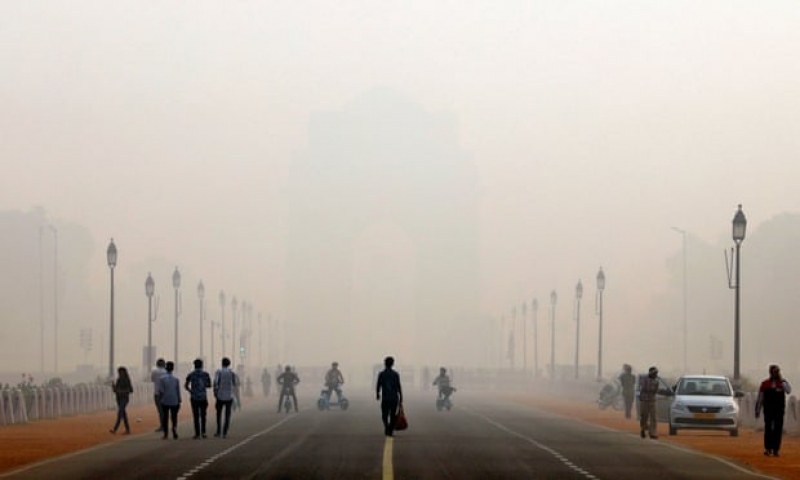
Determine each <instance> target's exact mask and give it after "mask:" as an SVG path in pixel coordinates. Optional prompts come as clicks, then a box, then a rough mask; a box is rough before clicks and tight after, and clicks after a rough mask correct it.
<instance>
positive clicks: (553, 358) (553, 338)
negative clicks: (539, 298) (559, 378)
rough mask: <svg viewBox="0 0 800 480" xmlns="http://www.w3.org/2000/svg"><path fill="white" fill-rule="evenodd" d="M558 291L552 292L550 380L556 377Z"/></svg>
mask: <svg viewBox="0 0 800 480" xmlns="http://www.w3.org/2000/svg"><path fill="white" fill-rule="evenodd" d="M557 300H558V295H557V294H556V291H555V290H553V291H552V292H550V307H551V308H550V380H553V379H554V378H555V376H556V301H557Z"/></svg>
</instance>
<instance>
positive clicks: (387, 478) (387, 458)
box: [383, 437, 394, 480]
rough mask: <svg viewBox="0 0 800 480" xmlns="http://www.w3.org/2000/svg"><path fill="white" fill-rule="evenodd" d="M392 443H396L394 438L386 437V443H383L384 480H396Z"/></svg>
mask: <svg viewBox="0 0 800 480" xmlns="http://www.w3.org/2000/svg"><path fill="white" fill-rule="evenodd" d="M392 445H394V438H393V437H386V443H384V444H383V480H394V466H393V465H392Z"/></svg>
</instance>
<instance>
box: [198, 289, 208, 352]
mask: <svg viewBox="0 0 800 480" xmlns="http://www.w3.org/2000/svg"><path fill="white" fill-rule="evenodd" d="M205 296H206V287H205V286H204V285H203V281H202V280H200V283H198V284H197V299H198V300H199V302H200V358H203V298H204V297H205Z"/></svg>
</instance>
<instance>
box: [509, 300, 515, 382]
mask: <svg viewBox="0 0 800 480" xmlns="http://www.w3.org/2000/svg"><path fill="white" fill-rule="evenodd" d="M516 337H517V307H516V306H515V307H512V308H511V336H510V337H509V340H508V347H509V348H510V349H511V353H510V354H509V356H510V357H511V370H512V371H513V370H514V369H515V368H516V366H517V362H516V360H517V338H516Z"/></svg>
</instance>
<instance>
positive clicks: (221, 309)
mask: <svg viewBox="0 0 800 480" xmlns="http://www.w3.org/2000/svg"><path fill="white" fill-rule="evenodd" d="M219 324H220V325H219V328H220V333H219V338H220V340H219V344H220V346H221V348H222V356H223V357H224V356H225V291H224V290H220V291H219Z"/></svg>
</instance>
